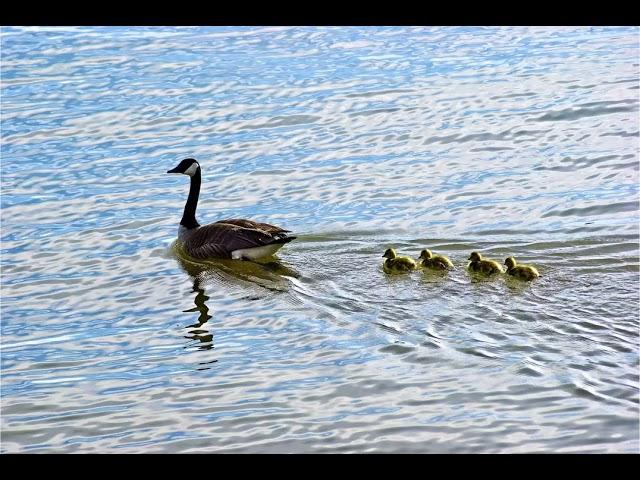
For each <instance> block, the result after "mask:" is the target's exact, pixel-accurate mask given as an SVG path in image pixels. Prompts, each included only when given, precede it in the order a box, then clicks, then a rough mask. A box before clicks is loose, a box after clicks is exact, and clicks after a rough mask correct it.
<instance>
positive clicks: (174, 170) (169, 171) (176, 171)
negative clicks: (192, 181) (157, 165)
mask: <svg viewBox="0 0 640 480" xmlns="http://www.w3.org/2000/svg"><path fill="white" fill-rule="evenodd" d="M167 173H182V172H181V171H180V170H178V167H176V168H172V169H171V170H167Z"/></svg>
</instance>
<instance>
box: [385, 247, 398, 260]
mask: <svg viewBox="0 0 640 480" xmlns="http://www.w3.org/2000/svg"><path fill="white" fill-rule="evenodd" d="M382 256H383V257H385V258H396V250H395V248H387V250H386V251H385V252H384V255H382Z"/></svg>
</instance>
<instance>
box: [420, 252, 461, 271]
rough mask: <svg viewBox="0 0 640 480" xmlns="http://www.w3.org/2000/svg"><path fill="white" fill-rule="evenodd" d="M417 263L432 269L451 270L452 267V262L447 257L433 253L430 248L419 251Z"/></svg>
mask: <svg viewBox="0 0 640 480" xmlns="http://www.w3.org/2000/svg"><path fill="white" fill-rule="evenodd" d="M418 264H419V265H422V266H423V267H426V268H432V269H434V270H452V269H453V268H454V267H453V263H451V260H449V259H448V258H447V257H445V256H444V255H434V254H433V253H432V252H431V250H429V249H426V248H425V249H424V250H422V251H421V252H420V257H419V258H418Z"/></svg>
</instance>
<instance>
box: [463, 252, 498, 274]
mask: <svg viewBox="0 0 640 480" xmlns="http://www.w3.org/2000/svg"><path fill="white" fill-rule="evenodd" d="M468 260H471V263H469V270H471V271H472V272H480V273H486V274H488V275H491V274H494V273H502V272H503V270H502V267H501V266H500V264H499V263H498V262H496V261H494V260H484V259H483V258H482V255H480V254H479V253H478V252H471V255H469V258H468Z"/></svg>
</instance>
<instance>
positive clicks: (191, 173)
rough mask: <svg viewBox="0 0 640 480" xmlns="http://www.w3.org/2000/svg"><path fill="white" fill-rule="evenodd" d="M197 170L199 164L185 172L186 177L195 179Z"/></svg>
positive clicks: (192, 165) (194, 164)
mask: <svg viewBox="0 0 640 480" xmlns="http://www.w3.org/2000/svg"><path fill="white" fill-rule="evenodd" d="M196 170H198V164H197V163H193V164H191V166H190V167H189V168H187V169H186V170H185V171H184V174H185V175H189V176H190V177H193V175H194V174H195V173H196Z"/></svg>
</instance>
